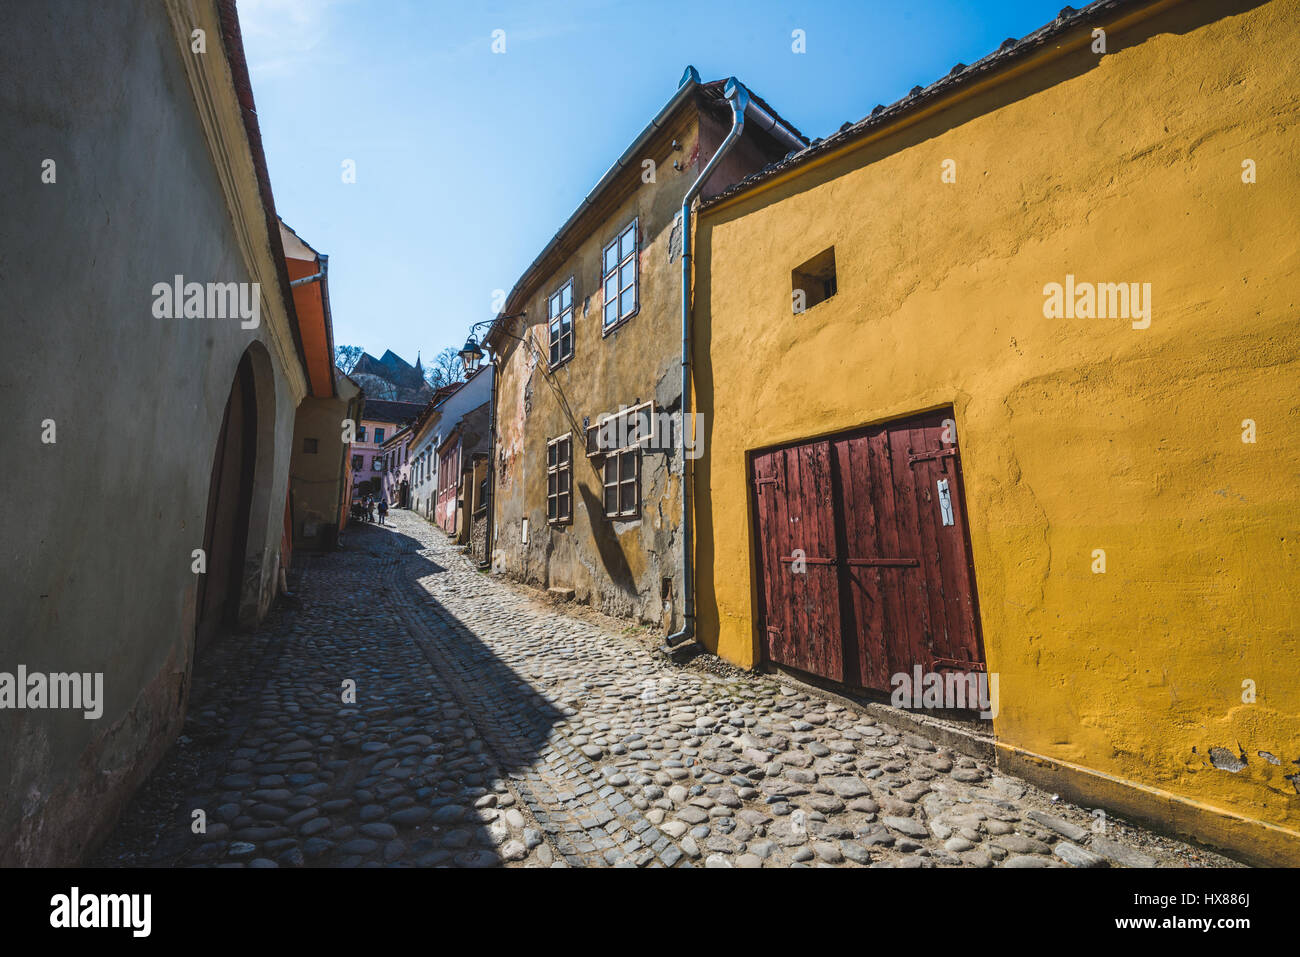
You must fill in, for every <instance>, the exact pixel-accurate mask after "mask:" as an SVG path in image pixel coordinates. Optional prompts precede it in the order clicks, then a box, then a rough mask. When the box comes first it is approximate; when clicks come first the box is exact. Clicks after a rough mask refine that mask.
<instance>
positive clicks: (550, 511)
mask: <svg viewBox="0 0 1300 957" xmlns="http://www.w3.org/2000/svg"><path fill="white" fill-rule="evenodd" d="M546 517H547V518H555V499H553V498H548V499H547V500H546Z"/></svg>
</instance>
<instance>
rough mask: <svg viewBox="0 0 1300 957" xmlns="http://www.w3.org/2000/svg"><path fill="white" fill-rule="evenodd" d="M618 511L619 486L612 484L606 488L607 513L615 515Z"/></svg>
mask: <svg viewBox="0 0 1300 957" xmlns="http://www.w3.org/2000/svg"><path fill="white" fill-rule="evenodd" d="M617 512H618V486H617V485H610V486H607V487H606V488H605V514H606V515H614V514H615V513H617Z"/></svg>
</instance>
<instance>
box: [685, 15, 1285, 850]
mask: <svg viewBox="0 0 1300 957" xmlns="http://www.w3.org/2000/svg"><path fill="white" fill-rule="evenodd" d="M1097 26H1102V27H1107V26H1109V27H1111V29H1110V30H1109V31H1108V37H1107V43H1108V50H1109V52H1108V53H1107V54H1106V55H1104V56H1101V57H1098V56H1097V55H1096V54H1095V53H1093V52H1092V51H1091V50H1090V48H1089V43H1090V38H1089V36H1088V31H1087V30H1082V31H1080V32H1079V33H1078V34H1077V35H1074V36H1072V37H1071V38H1068V40H1067V41H1066V42H1065V43H1063V44H1060V45H1058V46H1059V49H1058V50H1057V51H1056V55H1051V56H1043V57H1040V58H1039V59H1038V61H1037V62H1036V63H1035V64H1034V66H1033V67H1032V68H1031V69H1023V70H1020V71H1017V73H1016V74H1015V75H1012V76H1009V77H1006V78H1004V79H1003V80H1002V81H1001V82H998V83H995V84H989V85H986V86H984V87H983V88H981V89H978V90H977V91H975V92H974V93H973V94H972V95H970V96H968V97H966V98H964V99H962V100H959V101H955V102H954V101H949V102H948V103H947V104H946V105H945V106H944V107H943V108H941V109H938V110H936V111H932V112H931V113H930V114H929V115H926V116H922V117H919V118H918V119H917V120H916V121H915V122H912V123H908V124H906V125H900V126H896V127H894V128H893V129H891V130H890V131H887V132H886V133H884V134H883V135H880V136H877V137H876V138H875V139H874V140H873V141H870V142H868V143H866V144H865V145H863V146H861V147H860V148H858V149H856V150H854V151H853V152H851V153H849V154H847V155H843V156H841V157H839V158H835V159H833V160H832V161H830V162H827V163H824V164H820V165H817V166H810V167H807V168H805V169H804V170H803V171H802V172H801V173H800V174H798V175H797V176H794V177H791V178H786V179H784V180H776V181H774V182H773V184H772V185H771V186H770V187H769V188H765V189H760V190H758V191H754V192H751V193H748V194H742V196H741V197H739V199H738V200H733V201H731V202H728V203H724V204H723V205H721V206H718V207H715V208H713V209H712V210H709V211H707V212H706V213H705V214H704V215H703V216H702V217H701V219H700V223H699V234H698V235H699V245H698V254H699V257H698V260H697V263H696V267H697V276H696V284H697V305H696V322H697V333H698V339H697V340H696V344H695V355H696V361H697V366H696V372H697V376H696V382H695V385H696V389H697V393H698V395H699V408H700V410H701V411H702V412H704V413H705V425H706V428H707V434H706V438H707V441H708V447H707V455H706V457H705V458H704V459H702V460H700V462H698V463H697V469H696V483H695V488H696V490H697V496H698V498H697V506H698V512H697V514H698V522H699V525H698V540H697V550H698V561H699V569H700V577H699V615H700V632H701V635H702V637H703V639H704V641H705V643H706V644H707V645H709V646H710V647H714V648H716V649H717V651H718V653H719V654H721V655H722V656H723V657H725V658H727V659H729V660H731V661H734V662H736V663H738V664H741V665H744V666H753V665H756V664H757V663H759V660H760V651H759V645H758V636H757V630H756V626H757V615H758V608H757V605H756V596H755V574H754V568H753V563H752V560H751V554H752V552H751V549H752V545H753V542H752V534H753V524H752V519H751V509H752V502H753V496H752V493H751V491H750V490H749V489H748V487H747V474H746V470H747V455H748V453H749V452H751V451H752V450H754V449H757V448H761V447H764V446H768V445H771V444H774V443H779V442H785V441H790V440H794V439H800V438H805V437H810V436H813V435H819V434H827V433H831V432H835V431H839V430H842V429H847V428H850V427H854V426H859V425H863V424H866V423H872V422H878V421H881V420H886V419H889V418H892V417H896V416H901V415H905V414H910V413H914V412H917V411H921V410H926V409H932V408H936V407H940V406H944V405H948V404H952V405H953V406H954V408H955V411H956V419H957V429H958V441H959V444H960V448H961V454H962V459H963V468H964V474H965V487H966V496H967V505H968V511H969V516H970V524H971V536H972V547H973V555H974V565H975V578H976V587H977V589H978V592H979V600H980V607H981V617H982V627H983V633H984V642H985V648H986V653H987V662H988V667H989V670H990V671H992V672H997V673H999V674H1000V677H1001V681H1000V697H1001V711H1000V713H999V714H998V716H997V718H996V719H995V721H994V731H995V734H996V736H997V738H998V741H999V748H1000V751H1001V755H1000V757H1001V758H1002V759H1003V760H1004V761H1005V762H1006V763H1009V764H1014V765H1015V766H1017V767H1018V768H1020V769H1022V770H1023V771H1024V773H1039V772H1040V771H1041V772H1042V773H1043V774H1046V775H1047V776H1048V777H1047V779H1050V780H1054V781H1057V782H1065V785H1063V790H1067V791H1068V792H1069V793H1073V794H1079V795H1082V796H1087V795H1089V794H1091V795H1093V796H1103V797H1105V798H1106V799H1107V800H1109V801H1111V802H1113V804H1115V805H1117V806H1119V807H1121V808H1122V809H1124V810H1125V811H1127V812H1131V813H1136V814H1141V813H1147V814H1148V815H1151V816H1153V817H1155V818H1157V819H1160V820H1164V821H1167V822H1170V823H1171V824H1172V825H1174V826H1175V827H1177V828H1178V829H1180V830H1183V831H1185V832H1188V833H1192V834H1194V835H1195V836H1197V837H1200V838H1201V839H1203V840H1207V841H1210V842H1213V843H1217V844H1220V845H1223V846H1229V847H1235V848H1237V849H1238V850H1239V851H1241V852H1242V853H1243V854H1245V855H1246V856H1248V857H1251V858H1252V859H1260V860H1277V861H1289V862H1293V863H1297V862H1300V844H1298V843H1297V839H1298V838H1300V787H1298V786H1297V785H1298V784H1300V777H1289V776H1294V775H1296V774H1297V773H1300V763H1298V762H1300V687H1298V685H1300V681H1298V680H1297V672H1298V671H1300V641H1298V640H1297V637H1296V623H1297V600H1296V597H1295V586H1296V582H1297V580H1298V579H1300V575H1298V574H1297V572H1298V571H1300V568H1298V567H1297V566H1298V564H1300V562H1298V561H1297V557H1298V550H1297V535H1298V532H1300V529H1298V528H1297V526H1298V525H1300V491H1298V489H1297V482H1296V478H1297V474H1298V473H1300V399H1297V383H1300V345H1298V344H1297V338H1296V333H1297V313H1296V309H1297V302H1296V297H1297V290H1300V255H1298V253H1300V242H1298V241H1297V236H1296V229H1295V218H1296V212H1297V210H1300V189H1297V179H1296V171H1297V164H1296V154H1297V147H1300V137H1298V136H1297V122H1296V120H1297V116H1296V114H1297V107H1298V106H1300V99H1298V97H1297V91H1296V86H1295V82H1294V81H1295V70H1294V63H1295V59H1294V50H1295V47H1296V44H1297V41H1300V4H1298V3H1297V2H1295V0H1277V2H1272V3H1263V4H1252V3H1222V2H1220V3H1209V2H1187V3H1181V4H1174V5H1171V6H1168V7H1166V8H1165V9H1163V10H1160V11H1157V12H1156V13H1154V14H1153V15H1152V16H1150V17H1148V18H1146V19H1143V20H1141V21H1140V22H1136V23H1128V24H1104V23H1102V24H1097ZM946 159H951V160H953V161H955V164H956V177H957V178H956V183H952V184H948V183H943V182H941V178H940V174H941V164H942V163H943V161H944V160H946ZM1248 159H1249V160H1253V161H1254V163H1255V164H1256V166H1257V170H1258V182H1256V183H1254V184H1246V183H1243V181H1242V173H1243V162H1244V161H1245V160H1248ZM831 245H834V247H835V258H836V263H837V267H838V294H837V295H835V296H834V297H832V298H831V299H828V300H827V301H825V302H823V303H821V304H819V305H817V306H815V307H813V308H812V309H810V310H809V311H808V312H807V313H805V314H804V315H802V316H794V315H792V314H791V308H790V293H791V290H790V272H791V270H792V269H793V268H794V267H795V266H797V265H798V264H800V263H801V262H803V261H805V260H806V259H808V258H809V257H811V256H813V255H814V254H816V253H818V252H820V251H821V250H822V249H824V248H825V247H827V246H831ZM1067 273H1068V274H1073V275H1074V276H1075V277H1076V278H1077V279H1078V280H1079V281H1091V282H1139V283H1151V298H1152V303H1153V311H1152V318H1151V322H1150V327H1149V328H1146V329H1135V328H1133V326H1132V322H1131V321H1130V320H1129V319H1066V318H1059V319H1049V318H1045V317H1044V300H1045V297H1044V292H1043V290H1044V286H1045V285H1046V284H1047V283H1051V282H1059V283H1064V281H1065V277H1066V274H1067ZM1246 419H1250V420H1253V421H1254V423H1255V424H1256V428H1257V430H1258V435H1257V441H1255V442H1254V443H1253V444H1248V443H1245V442H1243V440H1242V436H1243V420H1246ZM1094 549H1104V550H1105V555H1106V571H1105V573H1104V574H1096V573H1094V572H1093V571H1092V564H1093V550H1094ZM1244 682H1252V683H1253V685H1254V688H1255V693H1256V698H1255V700H1254V701H1253V703H1247V702H1245V701H1243V683H1244ZM1211 748H1224V749H1227V751H1228V752H1231V753H1232V754H1233V755H1238V754H1241V755H1244V759H1245V762H1246V765H1245V767H1244V768H1242V769H1240V770H1238V771H1235V772H1234V771H1230V770H1224V769H1220V768H1217V767H1215V766H1213V765H1212V764H1211V762H1210V761H1209V759H1208V753H1209V751H1210V749H1211ZM1021 752H1024V754H1022V753H1021ZM1261 752H1267V753H1268V754H1269V755H1272V756H1273V760H1272V761H1270V759H1269V758H1268V757H1266V756H1263V755H1261ZM1274 762H1276V763H1274ZM1043 769H1046V770H1043ZM1053 775H1055V777H1052V776H1053ZM1066 785H1068V787H1067V786H1066ZM1134 785H1138V786H1134Z"/></svg>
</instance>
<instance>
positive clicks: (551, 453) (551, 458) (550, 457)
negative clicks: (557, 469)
mask: <svg viewBox="0 0 1300 957" xmlns="http://www.w3.org/2000/svg"><path fill="white" fill-rule="evenodd" d="M546 465H547V467H548V468H550V467H553V466H554V465H555V446H554V445H548V446H547V447H546Z"/></svg>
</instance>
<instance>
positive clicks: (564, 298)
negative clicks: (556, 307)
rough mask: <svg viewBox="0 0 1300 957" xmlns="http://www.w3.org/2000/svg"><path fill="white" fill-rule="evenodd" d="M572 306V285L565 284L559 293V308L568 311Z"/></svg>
mask: <svg viewBox="0 0 1300 957" xmlns="http://www.w3.org/2000/svg"><path fill="white" fill-rule="evenodd" d="M571 305H573V283H571V282H570V283H565V286H564V289H563V290H562V291H561V293H560V306H561V307H562V308H564V309H568V308H569V307H570V306H571Z"/></svg>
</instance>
